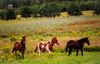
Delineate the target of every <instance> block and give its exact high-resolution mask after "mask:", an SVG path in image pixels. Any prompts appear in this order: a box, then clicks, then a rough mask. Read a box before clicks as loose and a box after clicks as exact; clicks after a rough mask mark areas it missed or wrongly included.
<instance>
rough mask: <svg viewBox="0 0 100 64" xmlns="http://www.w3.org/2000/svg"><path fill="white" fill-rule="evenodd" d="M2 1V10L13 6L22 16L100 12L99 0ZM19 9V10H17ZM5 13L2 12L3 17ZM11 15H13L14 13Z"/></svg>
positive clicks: (0, 8)
mask: <svg viewBox="0 0 100 64" xmlns="http://www.w3.org/2000/svg"><path fill="white" fill-rule="evenodd" d="M0 3H1V4H0V10H1V11H2V10H3V11H4V10H5V9H8V8H9V7H12V8H13V9H14V10H13V11H14V12H15V14H19V15H21V16H22V17H55V16H59V15H60V13H61V12H68V13H69V14H70V15H76V16H77V15H80V14H81V12H82V11H85V10H94V11H95V12H94V14H97V15H99V14H100V11H99V10H100V4H99V0H95V1H94V0H71V1H70V0H54V1H52V0H42V1H41V0H38V1H36V0H21V1H19V0H10V1H8V0H0ZM18 10H19V12H16V11H18ZM26 12H27V13H26ZM4 13H6V11H4ZM7 14H8V13H7ZM3 15H4V14H3V13H2V12H1V13H0V17H1V19H2V16H3ZM8 15H9V14H8ZM9 16H13V14H12V15H9ZM4 19H6V18H4Z"/></svg>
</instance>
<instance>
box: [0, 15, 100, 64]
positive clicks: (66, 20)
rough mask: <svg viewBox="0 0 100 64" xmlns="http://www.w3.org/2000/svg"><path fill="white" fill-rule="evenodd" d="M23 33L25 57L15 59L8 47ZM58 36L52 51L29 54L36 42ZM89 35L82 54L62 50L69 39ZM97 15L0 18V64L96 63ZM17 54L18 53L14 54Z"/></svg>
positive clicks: (99, 22) (99, 48)
mask: <svg viewBox="0 0 100 64" xmlns="http://www.w3.org/2000/svg"><path fill="white" fill-rule="evenodd" d="M22 35H26V36H27V41H26V52H25V59H24V60H22V59H15V56H14V54H13V53H11V50H12V48H13V45H14V43H15V41H16V40H17V41H20V39H21V37H22ZM54 36H56V37H57V38H58V41H59V44H60V46H57V45H54V50H55V52H54V53H52V54H48V53H44V54H41V55H40V56H39V55H38V54H36V53H33V51H34V49H35V47H36V44H37V42H38V41H41V40H45V41H49V40H51V39H52V37H54ZM82 37H89V40H90V44H91V45H90V46H87V45H86V44H85V48H84V50H85V52H84V56H83V57H82V56H81V55H79V56H75V52H73V55H72V56H70V57H69V56H68V54H65V53H64V48H65V45H66V42H67V41H68V40H70V39H76V40H77V39H80V38H82ZM99 54H100V16H90V17H86V16H78V17H77V16H72V17H60V18H27V19H25V18H21V19H16V20H9V21H5V20H0V64H99V63H100V60H99V57H100V55H99ZM18 55H19V53H18Z"/></svg>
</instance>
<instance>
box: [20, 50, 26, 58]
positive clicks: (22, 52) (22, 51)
mask: <svg viewBox="0 0 100 64" xmlns="http://www.w3.org/2000/svg"><path fill="white" fill-rule="evenodd" d="M20 52H21V54H22V59H24V52H25V49H22V50H21V51H20Z"/></svg>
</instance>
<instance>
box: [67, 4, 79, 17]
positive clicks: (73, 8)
mask: <svg viewBox="0 0 100 64" xmlns="http://www.w3.org/2000/svg"><path fill="white" fill-rule="evenodd" d="M68 13H69V14H70V15H76V16H78V15H81V10H80V9H79V7H78V6H77V5H75V4H74V3H70V4H69V7H68Z"/></svg>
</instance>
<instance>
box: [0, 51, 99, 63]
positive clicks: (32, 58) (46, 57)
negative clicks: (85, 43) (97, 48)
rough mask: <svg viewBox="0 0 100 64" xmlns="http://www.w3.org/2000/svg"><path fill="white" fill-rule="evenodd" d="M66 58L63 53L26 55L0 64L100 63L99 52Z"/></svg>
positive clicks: (1, 61) (2, 61)
mask: <svg viewBox="0 0 100 64" xmlns="http://www.w3.org/2000/svg"><path fill="white" fill-rule="evenodd" d="M75 54H76V53H75V52H73V55H71V56H68V55H67V54H65V53H52V54H47V53H44V54H41V55H40V56H39V55H36V54H32V55H26V56H25V59H24V60H22V59H19V60H16V59H11V60H10V59H8V60H3V59H2V60H0V63H1V64H99V63H100V59H99V58H100V55H99V54H100V52H84V56H81V55H80V54H79V56H76V55H75Z"/></svg>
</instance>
